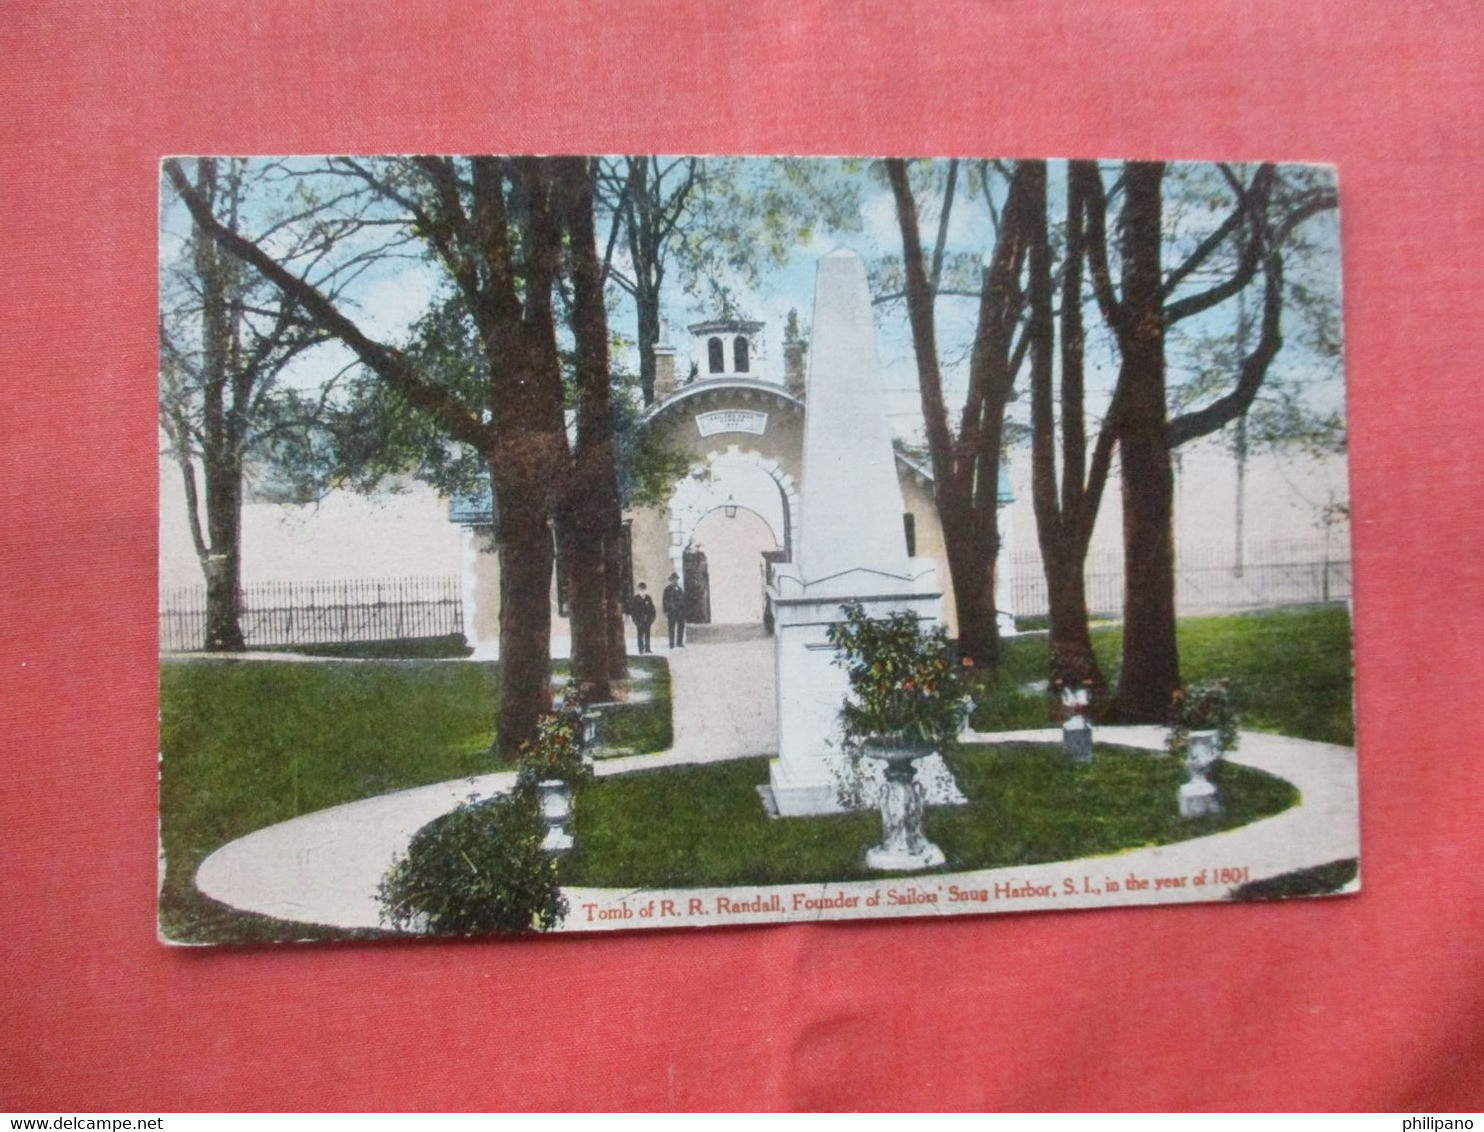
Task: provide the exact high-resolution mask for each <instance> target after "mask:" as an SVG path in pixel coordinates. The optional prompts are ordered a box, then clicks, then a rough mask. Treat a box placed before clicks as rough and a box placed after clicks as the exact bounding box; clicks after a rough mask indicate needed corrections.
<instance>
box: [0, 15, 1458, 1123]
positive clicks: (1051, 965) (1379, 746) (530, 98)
mask: <svg viewBox="0 0 1484 1132" xmlns="http://www.w3.org/2000/svg"><path fill="white" fill-rule="evenodd" d="M0 24H3V27H0V57H3V58H4V59H5V64H4V67H3V69H0V91H3V95H4V97H3V100H0V105H3V107H4V111H3V114H4V117H3V124H0V139H3V147H4V152H3V161H0V248H3V249H4V261H3V262H4V269H3V271H0V325H3V327H4V331H3V334H0V404H3V409H0V498H3V499H4V501H5V510H4V514H3V517H0V636H3V645H0V648H3V654H4V656H3V660H4V668H3V675H0V698H3V707H0V713H3V715H0V724H3V736H4V749H5V758H4V763H3V778H4V784H3V794H0V798H3V800H0V841H3V850H0V853H3V855H0V860H3V878H4V879H3V886H0V892H3V901H0V909H3V916H4V923H3V928H0V964H3V966H0V970H3V972H4V973H3V975H0V1023H3V1024H0V1107H10V1108H20V1109H26V1110H31V1109H43V1110H57V1109H62V1110H68V1109H72V1110H90V1109H98V1110H102V1109H109V1110H128V1109H135V1110H140V1111H149V1110H170V1109H214V1108H227V1109H258V1108H295V1109H317V1108H413V1107H417V1108H445V1107H446V1108H512V1107H520V1108H526V1107H574V1108H587V1107H610V1108H641V1107H644V1108H651V1107H687V1108H702V1107H770V1108H836V1107H861V1108H874V1107H880V1106H907V1107H932V1108H948V1107H953V1108H958V1107H987V1108H1082V1107H1089V1108H1166V1107H1169V1108H1207V1107H1213V1108H1223V1107H1246V1108H1271V1107H1304V1108H1307V1107H1360V1108H1399V1109H1426V1108H1431V1109H1433V1110H1438V1109H1447V1108H1450V1107H1451V1108H1458V1107H1477V1106H1478V1105H1479V1104H1480V1103H1481V1101H1480V1098H1481V1097H1484V945H1481V940H1484V881H1481V877H1484V863H1481V860H1480V856H1481V854H1480V850H1481V847H1484V833H1481V829H1484V823H1481V821H1480V810H1481V798H1484V756H1481V753H1480V751H1479V740H1478V732H1477V723H1478V719H1479V713H1478V707H1477V705H1478V691H1477V687H1476V685H1477V683H1478V679H1477V677H1478V669H1479V664H1478V645H1477V642H1478V641H1479V639H1480V633H1481V628H1484V626H1481V615H1480V610H1481V606H1484V567H1481V564H1480V555H1481V553H1484V537H1481V534H1484V529H1481V518H1480V515H1481V508H1480V506H1479V501H1478V498H1477V493H1478V488H1479V483H1480V475H1479V461H1480V444H1479V440H1478V430H1477V426H1476V425H1471V424H1470V423H1469V422H1470V421H1475V422H1477V421H1478V420H1479V419H1480V414H1481V411H1484V390H1481V386H1480V383H1479V380H1478V377H1479V362H1478V356H1479V340H1478V330H1479V325H1480V316H1479V308H1478V302H1479V299H1480V292H1481V286H1480V284H1481V278H1484V277H1481V273H1480V251H1481V248H1484V234H1481V233H1484V196H1481V192H1480V187H1479V185H1480V179H1481V175H1484V165H1481V160H1480V156H1481V155H1480V144H1479V134H1480V128H1481V122H1484V114H1481V110H1484V106H1481V82H1480V76H1481V59H1480V50H1481V38H1484V37H1481V31H1484V21H1481V9H1480V8H1479V7H1478V6H1477V5H1474V4H1470V3H1461V2H1460V3H1412V4H1397V3H1394V2H1389V0H1374V2H1372V0H1365V2H1357V0H1310V2H1307V3H1303V4H1294V3H1291V2H1285V0H1243V2H1234V3H1216V2H1214V0H1213V2H1206V3H1197V4H1191V3H1188V2H1184V3H1177V2H1174V0H1171V2H1169V3H1158V2H1153V0H1143V2H1133V3H1124V4H1119V5H1116V6H1115V5H1110V4H1107V3H1105V2H1102V0H1040V2H1037V3H1028V2H1025V0H1021V2H1019V3H1016V2H1010V0H1000V2H990V0H961V2H948V0H936V2H900V3H894V4H889V5H888V4H866V3H859V2H856V3H823V2H813V0H810V2H805V0H783V2H777V0H754V2H752V3H747V4H742V3H729V4H726V5H722V4H693V5H689V6H682V5H681V4H678V3H673V4H671V3H653V2H642V3H636V2H632V0H631V2H626V3H620V2H616V0H615V2H611V3H578V2H576V0H566V2H559V3H553V2H546V3H540V2H537V0H531V2H522V3H519V4H501V5H498V6H497V5H494V4H487V5H473V4H462V3H457V2H454V0H446V2H444V3H438V2H436V0H432V2H425V0H419V2H415V3H393V2H377V3H368V4H355V5H350V4H346V5H321V4H309V3H289V2H283V0H253V2H250V3H242V2H240V0H230V2H208V3H190V4H188V3H182V2H173V3H172V2H164V0H153V2H144V3H134V4H110V3H107V2H105V0H86V2H71V3H65V2H32V3H11V4H7V5H5V10H4V14H3V17H0ZM414 150H415V151H454V152H463V151H471V150H481V151H495V152H500V151H540V152H550V151H576V152H614V151H660V152H712V151H735V152H747V153H753V152H756V153H769V152H804V153H865V154H875V153H882V152H891V153H907V154H912V153H921V154H946V153H959V154H991V155H1003V156H1042V155H1045V156H1105V157H1149V158H1155V157H1159V158H1175V157H1187V158H1233V159H1259V158H1267V159H1279V160H1290V161H1292V160H1315V161H1328V162H1334V163H1337V164H1338V165H1339V166H1340V170H1341V183H1342V200H1343V226H1344V227H1343V230H1344V239H1345V269H1346V303H1345V315H1346V320H1347V326H1346V337H1347V346H1348V357H1349V377H1350V396H1351V402H1350V414H1351V415H1350V421H1351V430H1352V431H1351V436H1352V459H1353V472H1352V479H1353V501H1354V516H1355V529H1356V547H1355V551H1356V558H1355V577H1356V586H1357V600H1356V611H1357V619H1358V624H1357V630H1358V633H1357V636H1358V645H1357V648H1358V659H1357V676H1358V684H1359V696H1360V701H1359V702H1360V705H1361V706H1360V726H1361V735H1362V784H1363V791H1364V810H1363V823H1364V845H1365V870H1364V872H1365V885H1366V889H1365V892H1364V894H1363V895H1361V896H1359V897H1356V898H1351V899H1343V900H1332V901H1309V902H1295V903H1292V904H1289V905H1286V906H1278V905H1275V906H1258V907H1231V906H1210V907H1186V908H1169V909H1147V910H1146V909H1139V910H1126V911H1120V910H1114V911H1101V912H1082V913H1063V914H1048V915H1022V916H998V917H992V918H965V919H957V920H953V921H950V922H928V921H920V922H912V923H893V924H883V925H879V926H876V925H855V926H812V927H811V926H795V927H776V928H764V929H751V930H716V931H705V932H696V933H694V934H683V933H680V934H677V933H671V934H634V935H629V936H607V937H592V938H585V939H584V938H568V939H546V940H538V941H535V942H490V943H474V944H468V945H433V946H345V947H311V948H287V949H283V950H257V951H215V952H210V953H207V952H192V951H179V950H167V949H166V948H164V947H161V946H160V945H158V944H157V943H156V942H155V939H154V926H153V915H154V874H155V761H154V751H155V740H156V724H155V661H154V648H155V628H154V606H155V583H154V576H155V543H156V533H155V531H156V526H155V523H156V520H155V506H156V500H155V496H156V476H157V465H156V455H155V453H156V433H155V392H154V390H155V373H156V370H155V347H156V331H155V265H156V251H155V228H156V191H157V189H156V185H157V182H156V170H157V162H158V160H159V158H160V157H161V155H164V154H174V153H183V154H194V153H201V152H213V153H249V152H258V153H262V152H273V153H278V152H288V151H299V152H342V151H362V152H366V151H391V152H403V151H414Z"/></svg>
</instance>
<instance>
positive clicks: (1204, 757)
mask: <svg viewBox="0 0 1484 1132" xmlns="http://www.w3.org/2000/svg"><path fill="white" fill-rule="evenodd" d="M1338 208H1339V199H1338V188H1337V184H1336V179H1335V176H1334V171H1333V170H1332V169H1328V168H1324V167H1314V166H1299V165H1281V164H1280V165H1274V164H1219V163H1188V162H1187V163H1157V162H1132V161H1120V160H1096V161H1094V160H1083V161H1065V160H1026V159H1003V160H1001V159H986V158H978V157H973V158H970V157H961V158H952V159H949V158H941V159H926V158H900V159H898V158H885V159H875V158H870V159H868V158H842V159H819V158H807V159H806V158H791V157H756V158H738V157H726V158H718V157H686V156H663V157H656V156H617V157H583V156H573V157H523V156H474V157H446V156H422V157H371V156H340V157H335V156H331V157H283V158H272V157H247V158H234V157H214V158H204V157H202V158H198V157H182V158H172V159H169V160H166V161H165V162H163V164H162V170H161V204H160V445H161V454H160V485H161V489H160V490H161V501H160V642H159V643H160V718H161V788H160V829H161V848H160V862H161V873H160V919H159V924H160V934H161V938H162V939H163V940H165V941H167V942H170V943H179V944H221V943H241V942H249V941H263V940H273V941H297V940H310V939H334V938H345V937H363V936H368V935H377V936H385V937H387V938H396V937H416V936H439V935H475V934H484V933H511V932H540V931H598V930H612V929H637V928H650V927H655V928H680V927H710V926H717V925H728V924H744V923H764V922H790V921H802V920H823V919H858V918H867V917H888V916H917V917H920V916H943V915H958V914H982V913H995V912H1018V911H1045V910H1065V909H1088V908H1101V907H1111V906H1119V905H1129V904H1159V903H1172V902H1190V901H1232V900H1238V901H1240V900H1248V899H1271V898H1280V897H1294V896H1319V895H1330V894H1336V893H1344V892H1353V891H1356V890H1358V887H1359V815H1358V791H1357V783H1356V753H1355V727H1354V708H1353V700H1352V695H1353V693H1352V688H1353V682H1352V676H1351V672H1352V665H1351V639H1352V637H1351V618H1350V608H1349V598H1350V549H1349V547H1350V530H1349V495H1348V480H1347V472H1346V455H1345V452H1346V431H1345V389H1344V369H1343V357H1342V333H1341V304H1340V248H1339V220H1338Z"/></svg>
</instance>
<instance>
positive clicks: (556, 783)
mask: <svg viewBox="0 0 1484 1132" xmlns="http://www.w3.org/2000/svg"><path fill="white" fill-rule="evenodd" d="M537 790H539V791H540V800H541V820H542V821H544V822H545V823H546V836H545V838H543V839H542V841H541V848H542V849H543V850H544V851H545V852H547V853H566V852H567V851H568V850H570V849H571V848H572V846H573V845H575V844H576V843H577V842H576V840H575V839H574V838H573V837H572V835H571V834H570V833H568V832H567V823H568V822H569V821H571V820H572V785H571V783H568V782H563V781H562V780H561V779H559V778H550V779H547V780H546V781H544V782H541V783H539V784H538V785H537Z"/></svg>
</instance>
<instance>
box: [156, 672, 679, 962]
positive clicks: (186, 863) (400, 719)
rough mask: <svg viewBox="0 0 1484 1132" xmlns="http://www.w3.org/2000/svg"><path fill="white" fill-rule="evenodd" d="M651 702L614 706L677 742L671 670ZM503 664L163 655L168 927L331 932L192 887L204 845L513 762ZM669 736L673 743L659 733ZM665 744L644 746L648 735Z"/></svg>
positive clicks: (633, 723) (163, 913)
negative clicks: (498, 748) (499, 686)
mask: <svg viewBox="0 0 1484 1132" xmlns="http://www.w3.org/2000/svg"><path fill="white" fill-rule="evenodd" d="M633 663H634V664H635V666H636V667H639V666H642V667H645V668H647V669H648V670H649V672H650V676H649V679H647V680H646V681H644V682H643V683H642V684H641V685H639V686H642V687H644V688H645V689H648V690H650V691H651V699H649V700H647V701H645V702H643V703H635V704H631V705H625V706H623V707H621V708H618V709H615V717H616V722H615V726H622V727H624V728H626V729H627V731H628V743H629V745H630V746H633V747H635V748H636V749H641V750H659V749H663V748H664V747H667V746H668V745H669V730H670V699H669V688H670V684H669V669H668V667H667V666H666V665H665V663H664V662H663V661H662V660H656V659H645V660H642V661H635V662H633ZM497 679H498V669H497V666H496V665H494V664H449V663H439V662H427V661H421V662H420V661H403V662H375V661H368V662H361V663H345V664H337V663H333V662H330V663H322V664H312V663H292V662H282V663H279V662H272V661H217V660H191V661H177V662H172V661H165V662H163V663H162V664H161V666H160V750H161V755H162V762H161V773H160V815H161V822H160V836H161V840H162V842H163V845H164V851H165V859H166V862H167V864H168V869H167V872H166V876H167V883H166V886H165V891H164V893H163V894H162V896H161V900H160V920H161V926H162V927H163V928H164V930H165V931H166V934H167V935H169V936H170V937H171V938H174V939H180V940H200V939H215V938H222V937H223V936H224V935H225V936H229V937H230V938H233V939H300V938H305V937H306V936H308V935H314V934H321V935H328V936H336V937H339V936H344V935H347V934H351V933H344V932H334V931H325V932H322V933H315V932H310V931H306V930H305V929H304V928H302V927H300V926H298V925H289V924H283V923H280V922H279V921H275V920H271V919H267V918H265V917H255V916H245V915H244V914H242V913H238V912H236V911H234V910H232V909H227V908H224V907H223V906H221V905H218V904H216V903H215V902H213V901H210V900H208V899H206V898H205V897H203V896H201V894H200V893H198V892H197V891H196V890H195V887H194V885H193V883H192V881H193V879H194V877H195V872H196V868H197V866H198V865H199V864H200V863H201V861H202V860H204V859H205V858H206V857H207V855H209V854H210V853H212V852H213V851H215V850H216V849H218V848H220V847H221V846H223V845H225V844H227V843H228V842H229V841H233V840H235V839H236V838H238V837H241V836H243V835H244V834H247V833H251V832H253V831H254V830H257V829H262V828H264V827H265V826H269V825H273V824H276V823H277V822H280V821H285V820H287V819H289V818H292V817H297V816H298V815H300V814H307V813H312V812H313V811H315V810H321V809H325V808H326V807H329V806H335V805H339V804H341V803H343V802H352V801H357V800H359V799H361V798H369V797H372V796H374V795H377V794H385V793H388V792H390V791H394V790H403V789H406V788H408V787H412V786H423V785H427V784H429V783H433V782H443V781H446V780H449V779H454V778H463V777H466V776H468V775H474V774H484V773H487V772H489V771H492V770H501V769H509V767H510V764H508V763H500V762H499V761H497V760H496V758H495V757H494V755H493V754H492V753H491V751H490V747H491V745H492V744H493V742H494V738H495V691H496V681H497ZM661 740H663V741H662V742H661ZM646 743H648V744H656V743H657V744H658V746H653V745H651V746H643V744H646Z"/></svg>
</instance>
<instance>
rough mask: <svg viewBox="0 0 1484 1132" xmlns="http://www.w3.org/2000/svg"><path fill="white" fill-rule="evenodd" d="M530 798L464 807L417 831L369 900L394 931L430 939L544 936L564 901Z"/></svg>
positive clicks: (559, 914) (502, 798)
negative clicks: (379, 908)
mask: <svg viewBox="0 0 1484 1132" xmlns="http://www.w3.org/2000/svg"><path fill="white" fill-rule="evenodd" d="M545 833H546V827H545V825H544V824H543V823H542V821H541V814H540V809H539V807H538V806H537V804H536V801H535V798H534V796H533V795H531V794H528V793H526V792H521V793H518V794H515V795H508V796H504V795H502V796H500V797H496V798H490V799H487V800H484V801H474V800H472V799H471V800H470V801H468V802H465V803H463V804H462V805H460V806H459V807H458V808H457V809H455V810H453V811H452V812H450V813H447V814H444V815H443V816H442V817H440V818H438V819H437V820H435V821H432V822H430V823H429V824H427V825H425V826H423V828H422V829H420V830H418V831H417V833H416V834H414V835H413V838H412V842H411V844H410V845H409V846H408V847H407V855H406V856H405V857H399V858H397V860H396V861H395V862H394V863H393V865H392V868H391V870H390V871H389V872H388V873H387V875H386V877H385V878H384V879H383V880H382V882H381V885H380V887H379V888H378V890H377V895H378V897H379V898H380V900H381V903H382V913H381V916H382V919H383V920H384V921H385V922H386V923H388V924H390V925H391V926H392V927H393V928H395V929H397V930H398V931H426V932H429V933H432V934H435V935H479V934H483V933H487V932H530V931H546V930H548V929H550V928H553V927H555V926H556V925H557V924H559V923H561V921H562V919H563V918H564V917H565V916H566V914H567V901H566V899H565V898H564V897H563V896H562V893H561V889H560V888H559V887H558V884H557V866H556V862H555V861H554V860H552V859H551V858H550V857H548V856H547V854H546V853H544V852H542V850H541V840H542V837H543V836H544V835H545Z"/></svg>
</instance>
